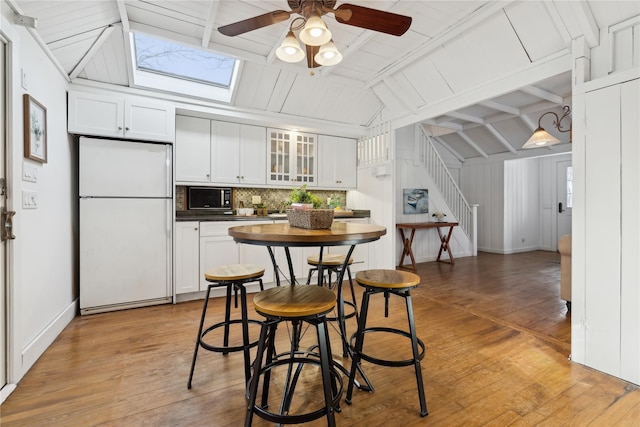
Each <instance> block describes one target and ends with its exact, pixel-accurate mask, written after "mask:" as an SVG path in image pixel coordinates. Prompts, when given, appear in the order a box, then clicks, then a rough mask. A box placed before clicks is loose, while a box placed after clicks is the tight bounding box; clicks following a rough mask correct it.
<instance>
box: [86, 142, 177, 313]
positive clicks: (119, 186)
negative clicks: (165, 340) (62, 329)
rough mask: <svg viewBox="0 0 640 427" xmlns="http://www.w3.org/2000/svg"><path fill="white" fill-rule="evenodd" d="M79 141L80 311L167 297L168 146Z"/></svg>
mask: <svg viewBox="0 0 640 427" xmlns="http://www.w3.org/2000/svg"><path fill="white" fill-rule="evenodd" d="M79 143H80V147H79V196H80V202H79V204H80V312H81V314H90V313H99V312H104V311H112V310H119V309H124V308H133V307H141V306H147V305H154V304H162V303H167V302H171V300H172V295H173V292H172V280H171V278H172V271H171V250H172V231H171V230H172V211H173V201H172V194H173V191H172V190H173V189H172V170H171V164H172V162H171V152H172V151H171V146H170V145H167V144H155V143H141V142H130V141H117V140H107V139H98V138H86V137H81V138H80V142H79Z"/></svg>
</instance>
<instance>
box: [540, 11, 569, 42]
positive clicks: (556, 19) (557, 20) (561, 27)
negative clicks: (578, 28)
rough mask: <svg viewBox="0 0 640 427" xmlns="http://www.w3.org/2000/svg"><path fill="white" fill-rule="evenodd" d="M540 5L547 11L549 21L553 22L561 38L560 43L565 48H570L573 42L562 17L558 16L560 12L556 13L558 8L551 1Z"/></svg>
mask: <svg viewBox="0 0 640 427" xmlns="http://www.w3.org/2000/svg"><path fill="white" fill-rule="evenodd" d="M542 4H543V5H544V7H545V9H546V10H547V13H548V14H549V17H550V18H551V21H553V24H554V26H555V27H556V29H557V30H558V33H559V34H560V37H562V41H563V42H564V44H565V46H567V47H569V46H571V41H572V40H573V38H572V37H571V33H570V32H569V30H568V29H567V26H566V25H565V23H564V21H563V20H562V16H560V12H559V11H558V8H557V7H556V5H555V3H554V2H552V1H543V2H542Z"/></svg>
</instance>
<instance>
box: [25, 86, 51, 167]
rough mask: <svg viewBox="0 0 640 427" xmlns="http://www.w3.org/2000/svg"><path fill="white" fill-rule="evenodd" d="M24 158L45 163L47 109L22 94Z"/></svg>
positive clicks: (27, 95) (29, 96)
mask: <svg viewBox="0 0 640 427" xmlns="http://www.w3.org/2000/svg"><path fill="white" fill-rule="evenodd" d="M23 101H24V156H25V157H26V158H27V159H31V160H35V161H36V162H40V163H47V109H46V108H45V106H44V105H42V104H40V103H39V102H38V101H36V100H35V99H34V98H33V97H31V95H29V94H26V93H25V94H24V96H23Z"/></svg>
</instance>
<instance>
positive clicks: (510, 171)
mask: <svg viewBox="0 0 640 427" xmlns="http://www.w3.org/2000/svg"><path fill="white" fill-rule="evenodd" d="M539 166H540V161H539V160H538V159H535V158H533V159H531V158H529V159H521V160H512V161H508V162H505V164H504V252H505V253H513V252H525V251H531V250H535V249H538V248H539V246H540V240H539V235H540V233H539V229H540V208H541V206H540V199H541V197H540V168H539Z"/></svg>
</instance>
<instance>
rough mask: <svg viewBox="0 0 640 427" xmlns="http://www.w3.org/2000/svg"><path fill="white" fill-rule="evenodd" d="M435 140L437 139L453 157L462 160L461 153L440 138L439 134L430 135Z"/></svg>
mask: <svg viewBox="0 0 640 427" xmlns="http://www.w3.org/2000/svg"><path fill="white" fill-rule="evenodd" d="M432 138H433V139H434V140H435V141H438V142H439V143H440V144H441V145H442V146H443V147H444V149H445V150H447V151H448V152H450V153H451V154H453V155H454V156H455V158H457V159H458V160H460V161H461V162H464V157H462V155H461V154H460V153H458V152H457V151H456V150H454V149H453V148H452V147H451V146H450V145H449V144H447V142H446V141H445V140H443V139H442V138H440V137H439V136H433V137H432Z"/></svg>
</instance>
